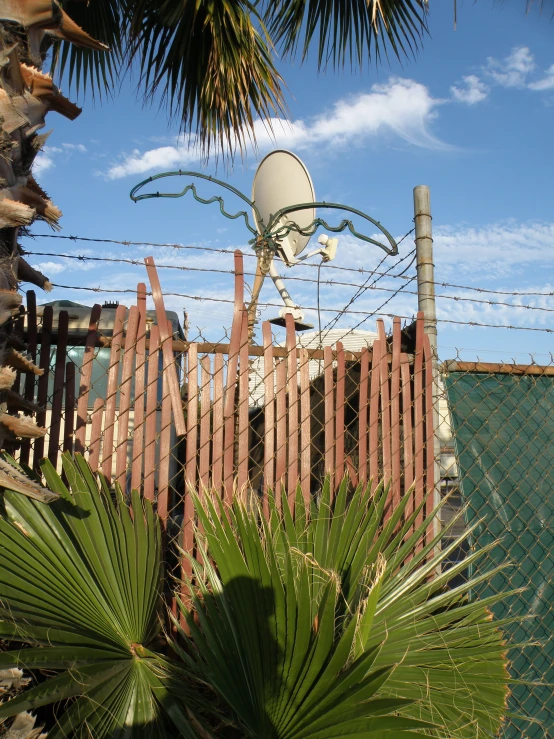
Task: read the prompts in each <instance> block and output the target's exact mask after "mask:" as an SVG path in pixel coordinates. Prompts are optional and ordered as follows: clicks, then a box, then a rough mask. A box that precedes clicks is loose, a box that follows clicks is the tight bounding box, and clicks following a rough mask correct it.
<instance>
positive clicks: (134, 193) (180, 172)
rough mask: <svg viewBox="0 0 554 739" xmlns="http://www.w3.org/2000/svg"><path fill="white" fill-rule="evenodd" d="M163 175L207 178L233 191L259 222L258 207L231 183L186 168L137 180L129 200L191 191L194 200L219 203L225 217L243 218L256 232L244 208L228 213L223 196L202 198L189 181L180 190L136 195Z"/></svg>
mask: <svg viewBox="0 0 554 739" xmlns="http://www.w3.org/2000/svg"><path fill="white" fill-rule="evenodd" d="M164 177H197V178H199V179H201V180H208V182H213V183H214V184H216V185H219V186H220V187H223V188H225V189H226V190H229V191H230V192H232V193H233V195H236V196H237V197H239V198H240V199H241V200H243V201H244V202H245V203H246V204H247V205H248V206H249V207H250V208H252V210H253V211H254V213H255V214H256V218H258V222H261V217H260V213H259V211H258V209H257V208H256V206H255V205H254V203H253V201H252V200H250V199H249V198H247V197H246V195H244V194H243V193H242V192H241V191H240V190H237V188H236V187H233V186H232V185H229V184H228V183H227V182H223V180H218V179H216V178H215V177H211V176H210V175H206V174H202V173H201V172H191V171H188V170H181V169H179V170H178V171H175V172H162V173H160V174H156V175H152V176H151V177H149V178H148V179H146V180H143V181H142V182H139V184H138V185H135V186H134V187H133V189H132V190H131V192H130V194H129V196H130V198H131V200H133V201H134V202H135V203H137V202H138V201H139V200H147V199H149V198H182V197H183V196H184V195H186V194H187V192H189V191H190V192H192V195H193V197H194V199H195V200H196V201H198V202H199V203H202V205H210V204H211V203H216V202H217V203H219V209H220V211H221V213H222V215H224V216H225V217H226V218H230V219H231V220H234V219H235V218H240V217H241V216H242V218H244V222H245V224H246V227H247V228H248V230H249V231H250V232H251V233H253V234H254V235H257V234H258V229H257V228H255V226H252V225H251V223H250V219H249V218H248V214H247V213H246V211H244V210H240V211H238V212H237V213H229V212H227V211H226V210H225V203H224V201H223V198H221V197H219V196H218V195H215V196H214V197H213V198H208V199H204V198H202V197H200V195H198V193H197V191H196V185H195V184H194V183H191V184H190V185H187V186H186V187H185V188H184V189H183V190H181V192H176V193H171V192H160V191H156V192H145V193H141V194H140V195H138V194H137V193H138V192H139V190H141V189H142V188H143V187H144V186H145V185H147V184H148V183H150V182H154V181H155V180H159V179H162V178H164Z"/></svg>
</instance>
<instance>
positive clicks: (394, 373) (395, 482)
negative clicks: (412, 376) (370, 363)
mask: <svg viewBox="0 0 554 739" xmlns="http://www.w3.org/2000/svg"><path fill="white" fill-rule="evenodd" d="M401 342H402V336H401V327H400V318H394V320H393V324H392V365H391V391H390V411H391V467H392V510H393V511H394V510H395V509H396V507H397V506H398V504H399V503H400V477H401V457H400V353H401V350H402V347H401Z"/></svg>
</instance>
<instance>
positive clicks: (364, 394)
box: [358, 347, 369, 486]
mask: <svg viewBox="0 0 554 739" xmlns="http://www.w3.org/2000/svg"><path fill="white" fill-rule="evenodd" d="M368 390H369V350H368V349H367V347H364V349H362V356H361V357H360V402H359V409H358V475H359V480H360V484H361V485H363V486H365V485H366V484H367V437H368V434H367V426H368V422H367V421H368V419H367V412H368V405H367V401H368Z"/></svg>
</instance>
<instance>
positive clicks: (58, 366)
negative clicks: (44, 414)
mask: <svg viewBox="0 0 554 739" xmlns="http://www.w3.org/2000/svg"><path fill="white" fill-rule="evenodd" d="M68 329H69V314H68V312H67V311H66V310H62V311H60V312H59V313H58V338H57V345H56V362H55V364H54V387H53V391H52V400H51V408H52V412H51V415H50V428H49V429H48V431H49V439H48V459H49V460H50V462H51V464H52V465H53V466H54V467H56V466H57V464H58V455H59V453H60V432H61V428H62V409H63V396H64V392H63V391H64V384H65V364H66V350H67V335H68Z"/></svg>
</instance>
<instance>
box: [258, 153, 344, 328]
mask: <svg viewBox="0 0 554 739" xmlns="http://www.w3.org/2000/svg"><path fill="white" fill-rule="evenodd" d="M252 203H253V205H254V206H255V207H254V209H253V214H254V222H255V224H256V228H257V229H258V234H259V235H260V237H266V236H267V235H268V231H269V234H270V235H269V239H270V240H271V241H272V251H271V253H270V254H269V255H268V254H267V253H266V254H265V256H264V255H263V254H262V253H261V251H260V252H258V268H257V270H256V278H255V280H254V285H253V288H252V300H251V302H250V306H249V309H248V316H249V319H248V321H249V329H250V331H251V332H252V331H253V329H254V322H255V311H256V305H257V301H258V297H259V294H260V291H261V288H262V284H263V281H264V279H265V275H266V274H267V273H269V275H270V276H271V279H272V280H273V282H274V284H275V287H276V288H277V290H278V291H279V294H280V296H281V299H282V300H283V303H284V304H285V307H284V308H282V309H281V311H280V312H279V316H278V317H277V318H273V319H270V320H271V323H274V324H276V325H279V326H284V325H285V322H286V315H287V314H291V315H292V317H293V319H294V324H295V327H296V330H297V331H306V330H307V329H310V328H313V326H312V324H311V323H305V322H304V314H303V313H302V311H301V310H300V308H299V307H298V305H297V304H296V303H295V302H294V301H293V300H292V298H291V296H290V295H289V293H288V291H287V289H286V287H285V285H284V284H283V281H282V279H281V278H280V277H279V273H278V272H277V267H276V266H275V260H274V259H273V257H274V255H275V253H278V254H279V256H280V257H281V258H282V260H283V262H284V263H285V264H286V266H287V267H292V266H293V265H294V264H298V263H299V262H302V261H304V260H305V259H308V258H309V257H312V256H314V255H315V254H320V255H321V256H322V258H323V260H324V261H329V260H331V259H333V258H334V256H335V254H336V250H337V239H330V238H329V237H328V236H325V235H322V236H320V238H319V243H320V244H321V246H320V247H319V248H317V249H316V250H315V251H313V252H311V253H309V254H305V255H304V256H303V257H299V255H300V253H301V252H302V251H303V250H304V249H305V248H306V246H307V244H308V242H309V240H310V236H308V235H306V234H303V233H300V231H301V230H304V231H306V230H308V229H310V228H311V227H312V226H313V224H314V221H315V219H316V211H315V206H314V207H303V208H301V209H298V210H295V209H293V210H291V211H288V212H287V213H284V214H282V215H281V216H280V217H279V218H277V220H275V216H276V215H277V214H278V213H279V211H281V210H282V209H284V208H289V207H291V206H295V205H302V206H305V205H308V206H310V205H311V204H312V203H315V192H314V186H313V184H312V180H311V177H310V175H309V173H308V170H307V169H306V167H305V165H304V164H303V163H302V161H301V160H300V159H299V158H298V157H297V156H296V155H295V154H292V153H291V152H290V151H285V150H284V149H277V150H276V151H272V152H271V153H270V154H267V156H265V157H264V158H263V159H262V161H261V162H260V164H259V165H258V169H257V170H256V174H255V175H254V182H253V185H252ZM262 241H263V239H262ZM262 264H263V266H262Z"/></svg>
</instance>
